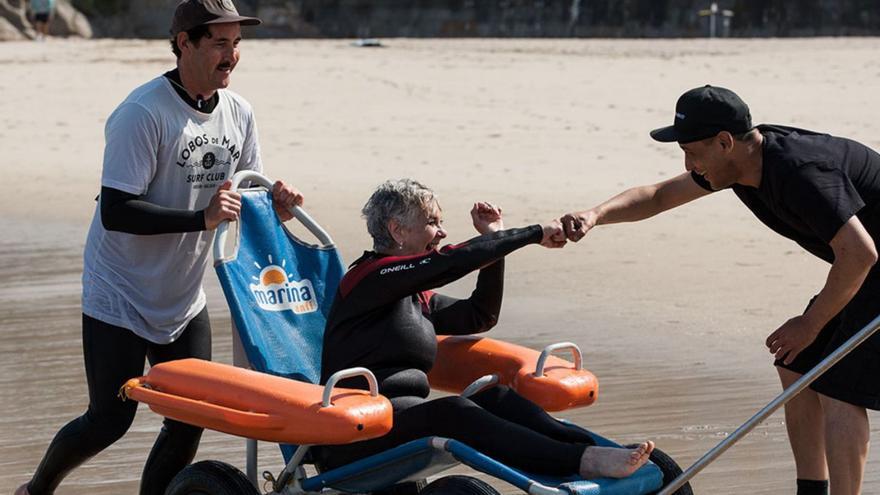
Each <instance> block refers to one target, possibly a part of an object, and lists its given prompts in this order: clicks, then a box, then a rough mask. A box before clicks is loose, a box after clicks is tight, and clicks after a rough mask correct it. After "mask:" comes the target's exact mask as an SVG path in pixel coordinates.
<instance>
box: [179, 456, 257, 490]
mask: <svg viewBox="0 0 880 495" xmlns="http://www.w3.org/2000/svg"><path fill="white" fill-rule="evenodd" d="M165 495H260V492H259V490H257V489H256V488H255V487H254V485H252V484H251V482H250V480H249V479H247V476H245V475H244V473H242V472H241V471H239V470H238V469H236V468H235V467H233V466H230V465H229V464H226V463H225V462H220V461H200V462H197V463H195V464H190V465H189V466H187V467H185V468H183V470H182V471H180V472H179V473H177V476H175V477H174V479H172V480H171V483H169V484H168V488H167V489H166V490H165Z"/></svg>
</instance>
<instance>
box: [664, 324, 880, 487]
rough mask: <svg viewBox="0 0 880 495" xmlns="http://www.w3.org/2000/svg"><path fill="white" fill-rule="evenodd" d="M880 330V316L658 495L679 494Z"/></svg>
mask: <svg viewBox="0 0 880 495" xmlns="http://www.w3.org/2000/svg"><path fill="white" fill-rule="evenodd" d="M878 329H880V316H877V317H876V318H874V319H873V320H871V323H868V324H867V325H865V326H864V327H863V328H862V329H861V330H859V332H858V333H857V334H855V335H853V336H852V337H850V338H849V340H847V341H846V342H844V343H843V344H842V345H841V346H840V347H838V348H837V350H835V351H834V352H832V353H831V354H830V355H828V357H826V358H825V359H823V360H822V361H821V362H820V363H819V364H817V365H816V367H815V368H813V369H811V370H810V371H809V372H807V373H806V374H805V375H803V376H802V377H800V378H799V379H798V380H797V381H796V382H794V383H792V384H791V386H790V387H788V388H787V389H785V390H784V391H783V392H782V393H781V394H779V395H778V396H777V397H776V398H775V399H773V400H772V401H771V402H770V403H769V404H767V405H766V406H764V408H763V409H761V410H760V411H758V413H757V414H755V415H754V416H752V417H751V419H749V420H748V421H746V422H745V423H743V425H742V426H740V427H739V428H737V429H736V431H734V432H733V433H732V434H731V435H730V436H729V437H727V438H725V439H724V440H722V441H721V442H719V443H718V445H716V446H715V447H714V448H713V449H712V450H710V451H709V452H706V454H705V455H703V457H701V458H700V459H699V460H698V461H697V462H695V463H694V464H693V465H692V466H691V467H689V468H687V470H686V471H685V472H683V473H682V474H680V475H679V476H678V477H677V478H675V479H674V480H672V482H671V483H669V484H668V485H666V487H665V488H663V490H661V491H660V492H659V493H658V495H671V494H672V493H673V492H675V490H678V489H679V488H680V487H681V486H682V485H684V484H685V483H687V482H688V481H690V480H691V478H693V477H694V476H696V475H697V473H699V472H700V471H702V470H703V468H705V467H706V466H708V465H709V464H710V463H711V462H712V461H714V460H715V459H716V458H718V456H720V455H721V454H723V453H724V451H726V450H727V449H729V448H730V447H732V446H733V444H735V443H736V442H738V441H739V440H740V439H741V438H742V437H744V436H746V435H747V434H748V433H749V432H750V431H752V430H753V429H754V428H755V427H756V426H758V424H760V423H761V422H762V421H764V420H765V419H767V417H768V416H770V415H771V414H773V413H774V412H776V410H777V409H779V408H780V407H782V406H784V405H785V403H786V402H788V401H789V400H791V399H792V398H793V397H794V396H795V395H797V394H799V393H800V392H801V391H802V390H803V389H805V388H807V387H808V386H809V385H810V384H811V383H813V382H814V381H815V380H816V379H817V378H819V377H820V376H822V374H823V373H825V372H826V371H828V369H829V368H831V367H832V366H834V365H835V364H837V362H838V361H840V360H841V359H843V358H844V357H845V356H846V355H847V354H849V353H850V352H851V351H852V350H853V349H855V348H856V347H858V346H859V345H860V344H861V343H862V342H864V341H866V340H868V338H870V337H871V336H872V335H874V333H875V332H876V331H877V330H878Z"/></svg>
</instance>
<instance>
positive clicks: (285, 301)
mask: <svg viewBox="0 0 880 495" xmlns="http://www.w3.org/2000/svg"><path fill="white" fill-rule="evenodd" d="M269 263H272V256H271V255H270V256H269ZM254 265H256V267H257V268H259V269H260V275H259V277H251V278H253V279H254V280H255V281H256V283H255V284H250V289H251V295H253V296H254V300H255V301H256V302H257V305H258V306H260V308H262V309H265V310H267V311H287V310H290V311H293V312H294V313H296V314H302V313H311V312H314V311H317V310H318V302H317V301H316V300H315V288H314V286H312V281H311V280H309V279H307V278H305V279H302V280H294V279H293V275H290V274H289V273H287V271H286V270H285V269H284V267H285V265H287V261H286V260H282V261H281V266H278V265H275V264H270V265H268V266H266V267H265V268H263V267H261V266H260V265H259V264H258V263H256V262H254Z"/></svg>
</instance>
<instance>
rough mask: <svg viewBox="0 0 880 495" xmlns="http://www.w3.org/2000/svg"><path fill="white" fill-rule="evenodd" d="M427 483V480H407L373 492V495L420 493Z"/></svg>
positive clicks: (417, 494)
mask: <svg viewBox="0 0 880 495" xmlns="http://www.w3.org/2000/svg"><path fill="white" fill-rule="evenodd" d="M427 484H428V481H427V480H418V481H407V482H405V483H398V484H396V485H394V486H392V487H390V488H386V489H384V490H380V491H378V492H373V495H421V493H422V490H424V488H425V486H426V485H427Z"/></svg>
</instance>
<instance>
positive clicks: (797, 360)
mask: <svg viewBox="0 0 880 495" xmlns="http://www.w3.org/2000/svg"><path fill="white" fill-rule="evenodd" d="M651 136H652V137H653V138H654V139H655V140H657V141H661V142H678V144H679V146H680V147H681V149H682V150H683V151H684V165H685V170H686V172H685V173H683V174H681V175H678V176H677V177H673V178H672V179H669V180H666V181H664V182H660V183H658V184H653V185H647V186H641V187H635V188H632V189H629V190H626V191H624V192H622V193H620V194H618V195H617V196H614V197H613V198H611V199H609V200H608V201H605V202H604V203H602V204H600V205H598V206H596V207H594V208H592V209H589V210H586V211H581V212H575V213H570V214H568V215H566V216H565V217H563V222H562V223H563V227H564V228H565V230H566V234H567V236H568V238H569V239H570V240H572V241H578V240H580V239H581V238H582V237H583V236H584V235H586V233H587V232H588V231H589V230H590V229H592V228H593V227H595V226H596V225H602V224H609V223H618V222H634V221H637V220H643V219H645V218H649V217H651V216H654V215H656V214H658V213H661V212H663V211H666V210H669V209H672V208H675V207H678V206H681V205H683V204H685V203H688V202H690V201H693V200H695V199H698V198H701V197H703V196H706V195H708V194H711V193H712V192H715V191H719V190H722V189H730V190H731V191H733V193H734V194H736V196H737V197H738V198H739V199H740V201H742V202H743V204H745V206H746V207H747V208H748V209H750V210H751V211H752V213H754V214H755V216H756V217H757V218H758V219H759V220H760V221H761V222H763V223H764V224H765V225H767V226H768V227H769V228H771V229H772V230H774V231H776V232H777V233H778V234H780V235H782V236H783V237H787V238H789V239H791V240H793V241H794V242H796V243H798V244H799V245H800V246H801V247H803V248H804V249H806V250H807V251H809V252H810V253H812V254H813V255H815V256H817V257H819V258H821V259H823V260H825V261H827V262H829V263H830V264H831V269H830V270H829V272H828V276H827V279H826V280H825V285H824V287H822V289H821V291H819V293H818V294H817V295H816V296H815V297H814V298H813V300H812V301H810V304H809V305H808V306H807V309H806V310H805V311H804V313H803V314H802V315H798V316H795V317H794V318H791V319H789V320H788V321H786V322H785V323H783V324H782V325H781V326H780V327H779V328H777V329H776V330H774V331H773V332H772V333H771V334H770V335H769V336H768V337H767V339H766V342H765V343H766V345H767V347H768V348H769V349H770V353H771V354H773V355H774V356H775V358H776V362H775V365H776V366H777V371H778V373H779V377H780V380H781V381H782V386H783V387H784V388H787V387H788V386H789V385H791V384H792V383H794V382H795V381H796V380H797V379H799V378H800V377H801V376H802V375H804V374H805V373H806V372H808V371H809V370H810V369H812V368H813V367H814V366H815V365H816V364H818V363H819V361H821V360H822V359H823V358H825V357H826V356H828V354H830V353H831V352H832V351H834V350H835V349H837V348H838V347H839V346H840V345H841V344H843V343H844V342H845V341H846V340H847V339H848V338H849V337H851V336H853V335H854V334H855V333H856V332H858V331H859V330H861V329H862V328H863V327H864V326H865V325H867V324H868V323H869V322H870V321H871V320H873V319H874V318H875V317H876V316H877V315H878V313H880V266H876V265H875V263H876V261H877V244H878V242H880V154H877V153H876V152H875V151H873V150H871V149H870V148H868V147H867V146H865V145H863V144H860V143H857V142H855V141H852V140H850V139H845V138H841V137H835V136H829V135H828V134H820V133H817V132H812V131H806V130H803V129H795V128H792V127H783V126H776V125H759V126H757V127H755V126H753V125H752V119H751V115H750V112H749V108H748V106H746V104H745V103H744V102H743V101H742V100H741V99H740V98H739V96H737V95H736V94H735V93H734V92H733V91H730V90H728V89H724V88H719V87H712V86H704V87H700V88H695V89H692V90H690V91H688V92H686V93H684V94H683V95H682V96H681V97H680V98H679V99H678V103H677V104H676V107H675V119H674V124H673V125H672V126H669V127H664V128H661V129H657V130H655V131H653V132H652V133H651ZM694 249H699V248H698V247H694ZM683 256H686V254H683ZM866 408H867V409H873V410H880V335H875V336H874V337H873V338H871V339H869V340H868V341H867V342H865V343H864V344H862V345H861V346H860V347H858V348H856V349H855V350H853V351H852V352H851V353H850V354H849V355H847V356H846V357H845V358H844V359H843V360H841V361H840V362H839V363H837V364H836V365H835V366H834V367H832V368H831V369H830V370H829V371H827V372H826V373H825V374H824V375H822V376H821V377H820V378H819V379H818V380H816V381H815V382H814V383H813V384H812V386H811V387H810V389H807V390H804V391H803V392H801V393H800V394H798V395H797V396H796V397H795V398H794V399H793V400H791V401H790V402H789V403H788V404H786V406H785V419H786V422H785V423H786V427H787V429H788V437H789V442H790V443H791V448H792V451H793V453H794V458H795V465H796V467H797V476H798V480H797V486H798V491H797V493H798V495H822V494H825V493H827V492H828V485H829V483H828V479H829V475H830V485H831V493H833V494H834V495H856V494H858V493H859V492H860V491H861V485H862V478H863V475H864V470H865V460H866V458H867V455H868V440H869V437H870V428H869V425H868V416H867V414H866V411H865V410H866Z"/></svg>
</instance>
